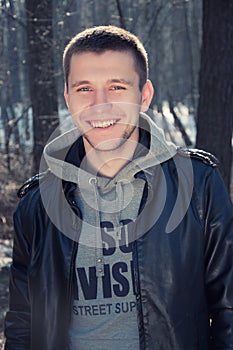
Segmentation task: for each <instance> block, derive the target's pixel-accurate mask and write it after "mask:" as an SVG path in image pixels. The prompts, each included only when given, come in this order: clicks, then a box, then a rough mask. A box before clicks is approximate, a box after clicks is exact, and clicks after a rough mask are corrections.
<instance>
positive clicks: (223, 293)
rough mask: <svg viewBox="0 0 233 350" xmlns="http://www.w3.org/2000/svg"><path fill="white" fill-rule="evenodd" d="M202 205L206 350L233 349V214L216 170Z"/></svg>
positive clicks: (208, 181) (213, 172) (209, 180)
mask: <svg viewBox="0 0 233 350" xmlns="http://www.w3.org/2000/svg"><path fill="white" fill-rule="evenodd" d="M204 201H205V206H204V207H205V213H204V220H205V235H206V240H205V262H206V274H205V279H206V292H207V301H208V306H209V314H210V318H211V327H210V346H209V349H211V350H214V349H220V348H221V349H225V350H227V349H233V210H232V203H231V200H230V198H229V196H228V193H227V191H226V189H225V186H224V184H223V180H222V178H221V176H220V175H219V172H218V170H217V169H216V168H215V169H213V171H212V172H211V175H209V177H208V180H207V182H206V191H205V198H204Z"/></svg>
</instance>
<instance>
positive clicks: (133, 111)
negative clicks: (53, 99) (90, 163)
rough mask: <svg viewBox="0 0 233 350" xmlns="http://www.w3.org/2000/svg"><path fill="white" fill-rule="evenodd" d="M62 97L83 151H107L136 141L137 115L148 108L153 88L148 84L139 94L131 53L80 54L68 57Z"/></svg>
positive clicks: (136, 74)
mask: <svg viewBox="0 0 233 350" xmlns="http://www.w3.org/2000/svg"><path fill="white" fill-rule="evenodd" d="M64 96H65V99H66V103H67V106H68V108H69V111H70V113H71V115H72V117H73V120H74V123H75V125H76V126H77V127H78V129H79V130H80V131H81V133H82V135H83V139H84V146H85V149H86V152H88V151H90V150H91V149H93V148H94V149H95V150H98V151H103V152H104V151H105V152H106V151H113V150H116V149H118V148H120V147H121V146H122V145H123V144H125V142H127V141H128V140H130V141H135V142H137V141H138V127H137V126H138V119H139V112H140V111H142V112H144V111H146V110H147V109H148V107H149V104H150V102H151V98H152V96H153V88H152V85H151V83H150V82H149V81H148V82H147V83H146V84H145V85H144V87H143V89H142V91H140V89H139V76H138V73H137V72H136V70H135V63H134V59H133V57H132V54H131V53H130V52H126V51H104V52H103V53H100V54H99V53H98V54H97V53H94V52H83V53H79V54H77V55H73V56H72V58H71V62H70V74H69V79H68V90H67V89H66V88H65V92H64Z"/></svg>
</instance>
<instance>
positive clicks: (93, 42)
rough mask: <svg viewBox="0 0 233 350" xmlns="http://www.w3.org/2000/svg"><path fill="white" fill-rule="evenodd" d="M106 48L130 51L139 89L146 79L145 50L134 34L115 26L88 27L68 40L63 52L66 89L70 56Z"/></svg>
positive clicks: (100, 51)
mask: <svg viewBox="0 0 233 350" xmlns="http://www.w3.org/2000/svg"><path fill="white" fill-rule="evenodd" d="M106 50H113V51H129V52H131V53H132V56H133V59H134V63H135V70H136V72H137V73H138V75H139V88H140V90H141V89H142V88H143V86H144V84H145V83H146V81H147V79H148V58H147V52H146V50H145V48H144V46H143V44H142V43H141V42H140V40H139V39H138V38H137V37H136V36H135V35H133V34H132V33H130V32H128V31H127V30H124V29H122V28H118V27H115V26H98V27H92V28H88V29H85V30H84V31H82V32H81V33H79V34H77V35H76V36H74V37H73V38H72V39H71V40H70V42H69V43H68V45H67V46H66V48H65V50H64V54H63V70H64V79H65V84H66V86H67V89H68V77H69V73H70V61H71V57H72V56H73V55H75V54H78V53H82V52H95V53H103V52H104V51H106Z"/></svg>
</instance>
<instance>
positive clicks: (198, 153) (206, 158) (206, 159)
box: [178, 147, 219, 167]
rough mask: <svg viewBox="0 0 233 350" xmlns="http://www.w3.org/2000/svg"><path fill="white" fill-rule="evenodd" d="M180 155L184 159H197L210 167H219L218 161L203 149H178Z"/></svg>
mask: <svg viewBox="0 0 233 350" xmlns="http://www.w3.org/2000/svg"><path fill="white" fill-rule="evenodd" d="M178 154H180V155H181V156H183V157H188V158H195V159H198V160H201V161H202V162H203V163H205V164H207V165H210V166H212V167H216V166H218V165H219V161H218V159H217V158H216V157H215V156H214V155H213V154H211V153H209V152H206V151H203V150H201V149H196V148H193V149H189V148H184V147H179V148H178Z"/></svg>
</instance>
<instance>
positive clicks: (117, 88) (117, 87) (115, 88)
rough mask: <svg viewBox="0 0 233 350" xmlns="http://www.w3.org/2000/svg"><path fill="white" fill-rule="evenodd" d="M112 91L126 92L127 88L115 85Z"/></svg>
mask: <svg viewBox="0 0 233 350" xmlns="http://www.w3.org/2000/svg"><path fill="white" fill-rule="evenodd" d="M111 90H125V87H124V86H120V85H114V86H112V88H111Z"/></svg>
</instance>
